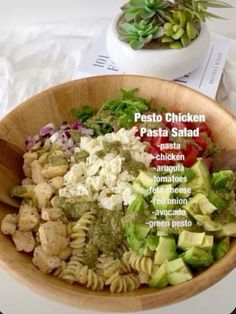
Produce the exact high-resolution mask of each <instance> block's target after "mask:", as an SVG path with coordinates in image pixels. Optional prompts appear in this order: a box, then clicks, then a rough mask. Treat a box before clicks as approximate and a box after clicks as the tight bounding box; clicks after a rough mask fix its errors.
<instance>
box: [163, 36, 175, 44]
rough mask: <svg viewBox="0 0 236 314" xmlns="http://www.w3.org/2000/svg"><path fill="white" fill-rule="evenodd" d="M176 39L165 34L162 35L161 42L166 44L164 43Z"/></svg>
mask: <svg viewBox="0 0 236 314" xmlns="http://www.w3.org/2000/svg"><path fill="white" fill-rule="evenodd" d="M173 41H174V39H173V38H171V37H168V36H163V37H161V42H162V43H163V44H164V43H172V42H173Z"/></svg>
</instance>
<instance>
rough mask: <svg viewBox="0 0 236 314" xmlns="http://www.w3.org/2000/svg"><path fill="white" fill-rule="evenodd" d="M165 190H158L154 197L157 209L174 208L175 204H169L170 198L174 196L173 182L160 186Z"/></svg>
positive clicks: (153, 202)
mask: <svg viewBox="0 0 236 314" xmlns="http://www.w3.org/2000/svg"><path fill="white" fill-rule="evenodd" d="M160 188H162V189H163V191H156V192H155V193H154V195H153V198H152V204H153V207H154V208H155V209H156V210H169V209H172V208H173V206H174V205H173V204H168V201H169V199H172V198H173V193H172V192H171V188H172V185H171V184H163V185H161V186H160Z"/></svg>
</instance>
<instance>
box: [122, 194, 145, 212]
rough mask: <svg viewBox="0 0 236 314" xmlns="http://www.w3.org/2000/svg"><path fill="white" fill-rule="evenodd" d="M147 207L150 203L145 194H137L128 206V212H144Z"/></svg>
mask: <svg viewBox="0 0 236 314" xmlns="http://www.w3.org/2000/svg"><path fill="white" fill-rule="evenodd" d="M147 209H148V204H147V202H146V201H145V199H144V197H143V195H141V194H136V197H135V199H134V200H133V202H132V203H131V204H130V205H129V207H128V208H127V210H126V213H133V212H134V213H139V214H144V212H145V211H146V210H147Z"/></svg>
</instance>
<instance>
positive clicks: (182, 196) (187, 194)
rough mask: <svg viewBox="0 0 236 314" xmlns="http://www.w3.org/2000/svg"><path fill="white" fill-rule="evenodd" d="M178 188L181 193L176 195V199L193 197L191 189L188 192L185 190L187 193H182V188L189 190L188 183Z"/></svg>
mask: <svg viewBox="0 0 236 314" xmlns="http://www.w3.org/2000/svg"><path fill="white" fill-rule="evenodd" d="M178 188H179V193H176V194H175V195H176V197H178V198H189V197H190V196H191V195H192V190H191V188H190V189H188V191H187V189H185V191H186V192H182V191H183V189H182V191H181V188H189V186H188V183H180V184H179V185H178Z"/></svg>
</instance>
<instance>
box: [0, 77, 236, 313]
mask: <svg viewBox="0 0 236 314" xmlns="http://www.w3.org/2000/svg"><path fill="white" fill-rule="evenodd" d="M120 88H124V89H131V88H139V92H138V94H139V95H140V96H142V97H145V98H148V99H150V98H152V99H153V102H154V104H155V105H157V106H158V105H159V106H165V107H166V108H168V109H169V110H173V109H178V110H181V111H186V112H192V113H201V114H205V115H206V117H207V122H208V124H209V126H210V127H211V129H212V131H213V136H214V138H215V141H216V142H217V143H218V144H219V145H221V146H222V147H224V148H225V149H233V148H234V149H236V136H235V134H236V120H235V118H234V117H233V116H232V115H231V114H230V113H228V112H227V111H226V110H225V109H224V108H222V106H220V105H219V104H217V103H216V102H215V101H213V100H211V99H209V98H208V97H206V96H203V95H201V94H199V93H197V92H195V91H193V90H191V89H188V88H186V87H183V86H180V85H178V84H175V83H171V82H168V81H163V80H159V79H155V78H148V77H139V76H103V77H92V78H88V79H81V80H78V81H73V82H69V83H66V84H63V85H60V86H56V87H54V88H51V89H49V90H47V91H44V92H42V93H40V94H39V95H36V96H34V97H32V98H31V99H29V100H27V101H26V102H24V103H23V104H21V105H20V106H18V107H16V108H15V109H14V110H13V111H11V112H10V113H9V114H8V115H7V116H6V117H4V118H3V119H2V121H1V122H0V139H4V140H6V141H8V142H10V143H12V144H14V145H16V146H17V147H19V148H20V149H22V150H25V145H24V140H25V138H26V137H27V136H28V135H32V134H36V133H38V130H39V129H40V127H42V126H43V125H45V124H47V123H48V122H54V123H55V124H56V125H57V126H59V125H60V124H61V123H62V122H63V121H65V120H66V121H72V120H73V117H72V116H71V114H70V108H72V107H80V106H82V105H84V104H91V105H93V106H94V107H99V106H100V105H101V104H102V103H103V102H104V101H105V100H107V99H108V98H111V97H114V96H116V95H117V92H118V90H119V89H120ZM12 158H13V157H12V155H11V154H5V157H3V158H1V159H4V160H3V161H5V166H6V167H8V168H9V169H10V171H12V172H13V173H15V174H17V173H18V170H19V169H18V168H19V164H18V163H14V162H13V161H12V162H11V159H12ZM1 159H0V162H1V163H2V160H1ZM7 165H8V166H7ZM4 184H5V181H1V185H2V186H4ZM13 210H14V209H13V208H11V207H9V206H7V205H4V204H1V207H0V220H1V219H2V218H3V216H4V215H5V214H6V213H8V212H12V211H13ZM0 265H1V266H3V267H4V268H5V269H6V270H7V271H8V272H9V273H11V274H12V275H13V276H14V277H15V278H16V279H17V280H18V281H20V282H21V283H23V284H25V285H27V286H28V287H30V288H31V289H32V290H34V291H36V292H37V293H39V294H41V295H44V296H46V297H48V298H51V299H54V300H57V301H59V302H62V303H66V304H69V305H72V306H75V307H78V308H86V309H90V310H96V311H118V312H124V311H125V312H129V311H141V310H147V309H151V308H156V307H160V306H164V305H168V304H171V303H175V302H177V301H181V300H184V299H186V298H189V297H191V296H193V295H195V294H197V293H199V292H201V291H203V290H205V289H207V288H208V287H210V286H211V285H213V284H215V283H216V282H217V281H219V280H220V279H222V278H223V277H224V276H225V275H226V274H228V273H229V272H230V271H231V270H232V269H234V267H235V266H236V240H235V241H233V243H232V247H231V249H230V251H229V253H228V254H227V255H226V256H225V257H224V258H223V259H222V260H221V261H219V262H217V263H215V264H214V265H213V266H211V267H210V268H208V269H207V270H206V271H204V272H202V273H201V274H199V275H198V276H196V277H195V278H194V279H193V280H191V281H188V282H186V283H184V284H181V285H179V286H175V287H168V288H164V289H152V288H141V289H139V290H137V291H135V292H131V293H124V294H111V293H109V292H107V291H102V292H95V291H91V290H89V289H86V288H84V287H82V286H79V285H73V286H72V285H70V284H68V283H66V282H64V281H62V280H60V279H57V278H55V277H53V276H49V275H44V274H42V273H41V272H40V271H39V270H38V269H36V268H35V267H34V265H33V264H32V262H31V256H29V255H27V254H22V253H18V252H17V251H16V250H15V247H14V245H13V244H12V242H11V240H10V239H9V238H7V237H6V236H4V235H2V234H0Z"/></svg>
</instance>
